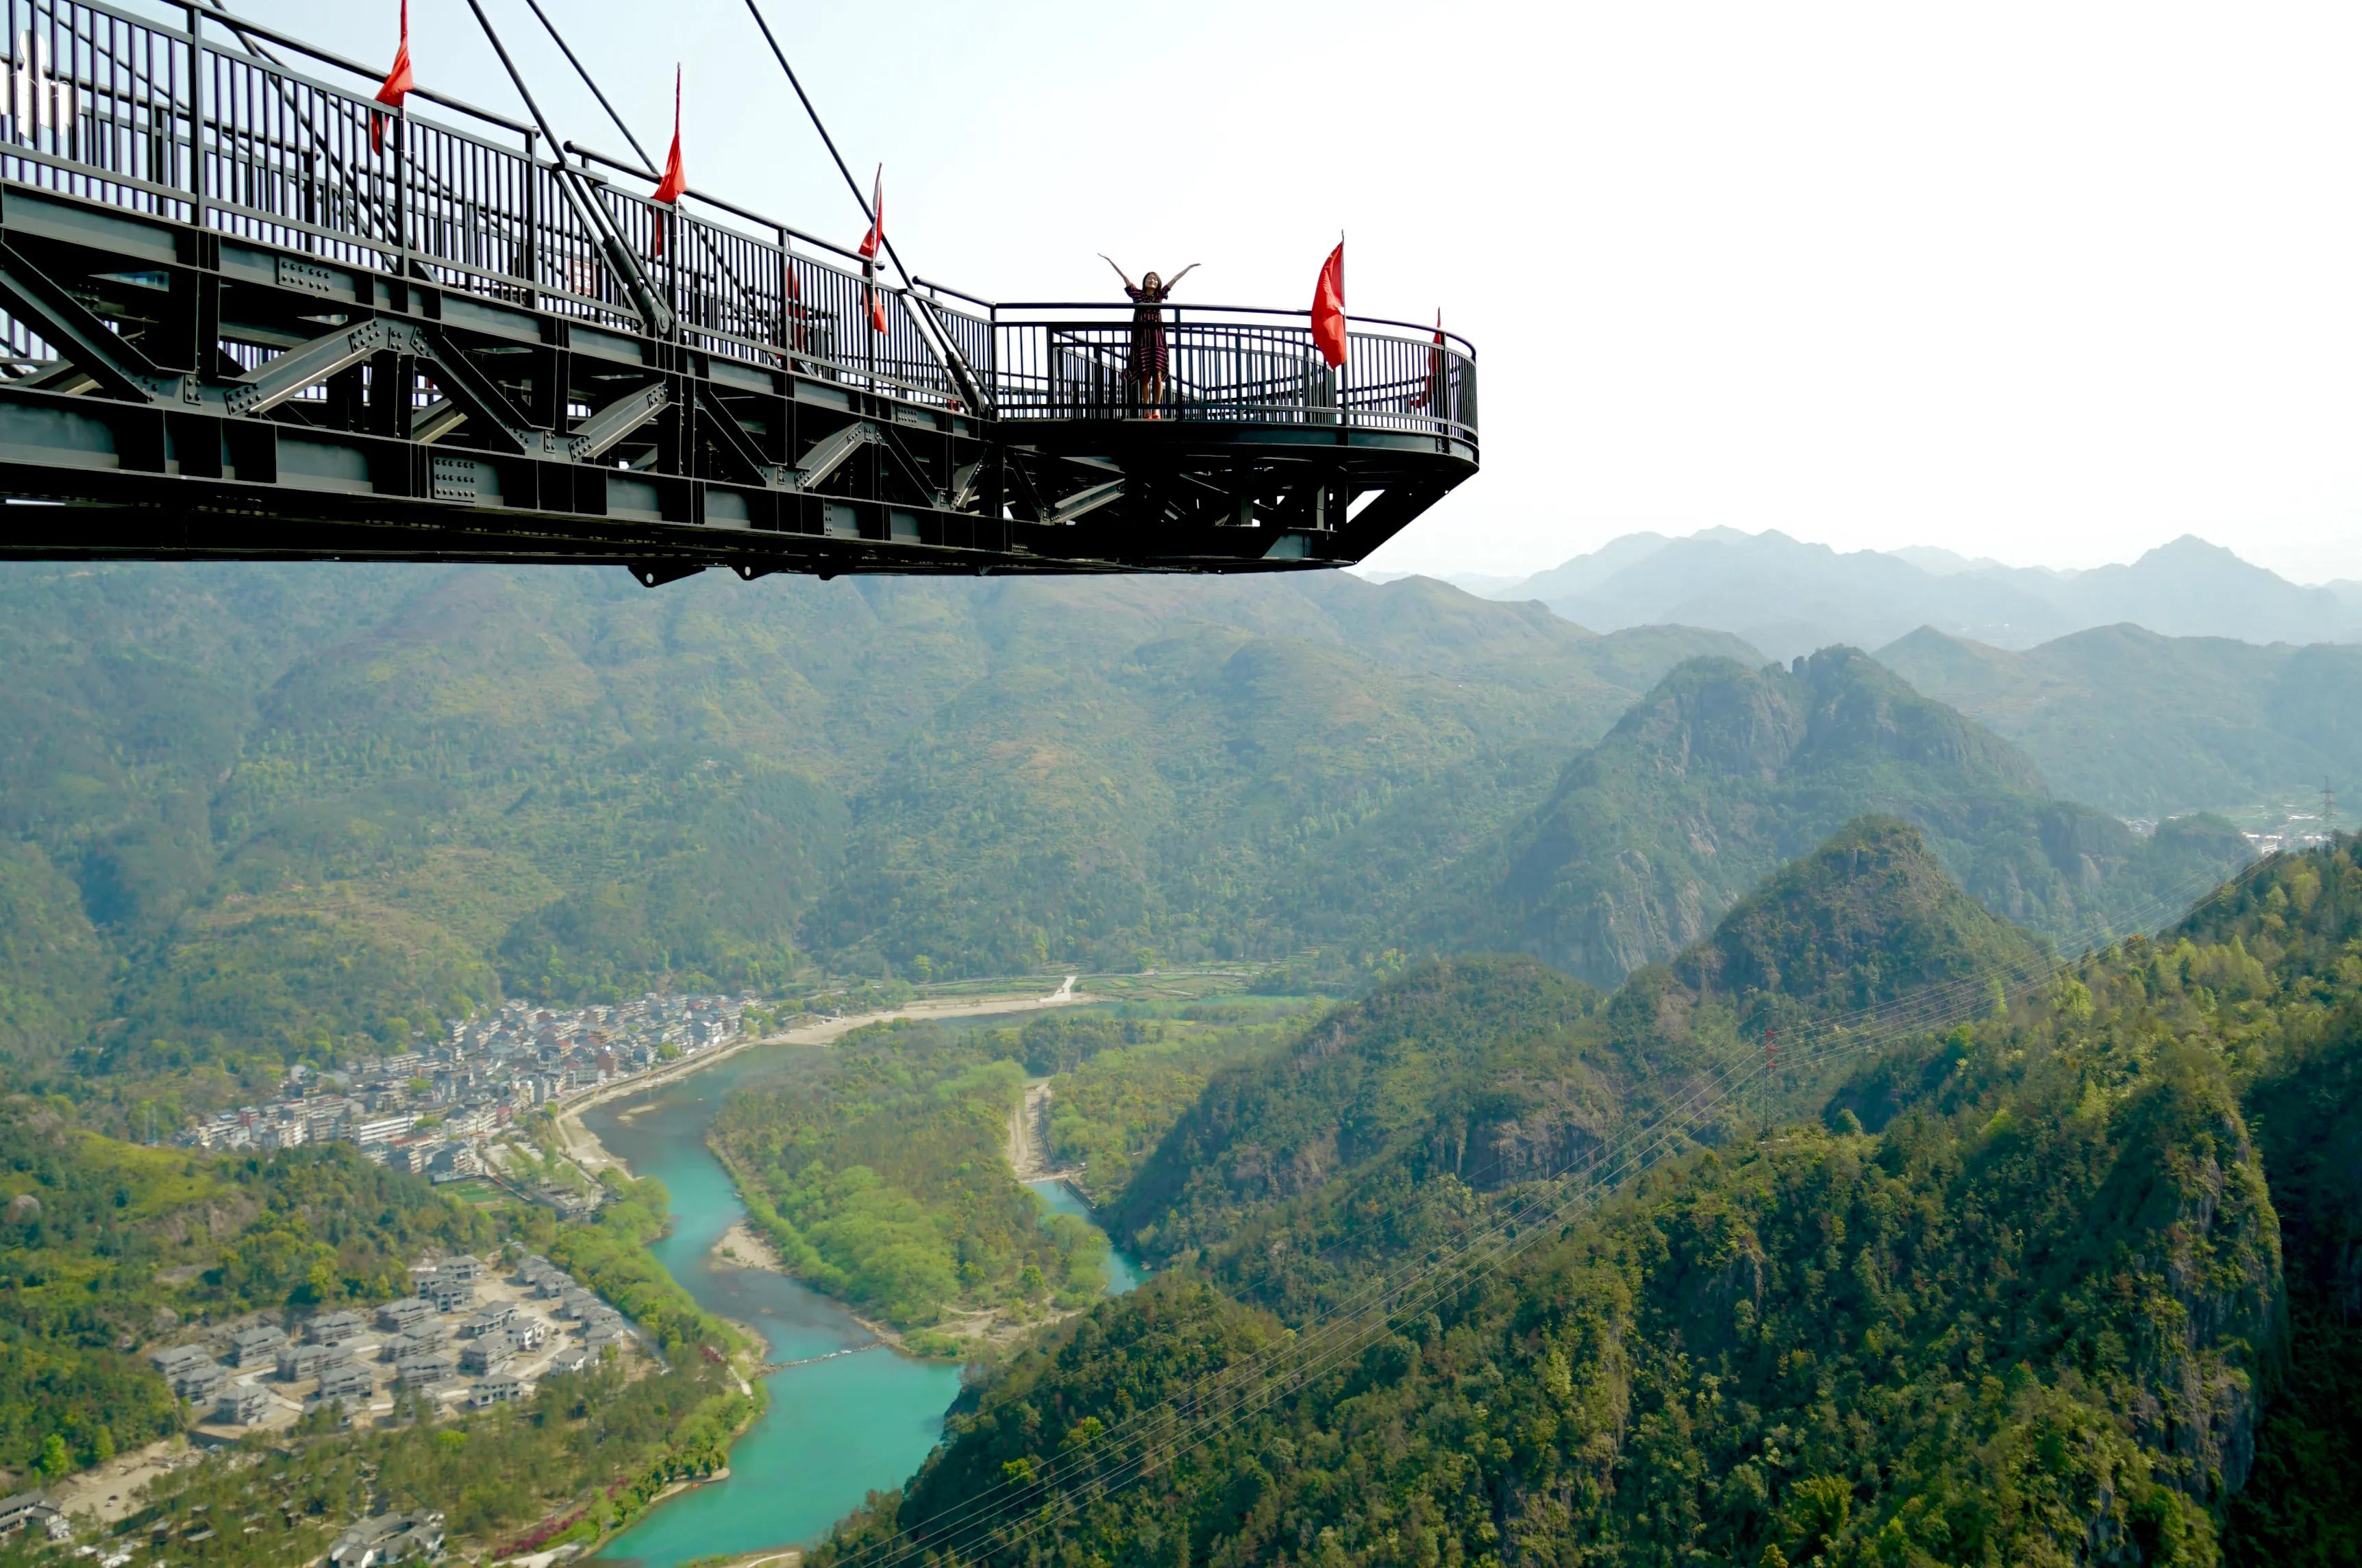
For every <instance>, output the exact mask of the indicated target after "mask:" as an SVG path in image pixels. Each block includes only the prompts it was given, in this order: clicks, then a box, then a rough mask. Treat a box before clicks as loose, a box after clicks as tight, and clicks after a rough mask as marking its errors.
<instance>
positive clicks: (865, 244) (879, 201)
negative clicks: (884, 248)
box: [861, 163, 886, 261]
mask: <svg viewBox="0 0 2362 1568" xmlns="http://www.w3.org/2000/svg"><path fill="white" fill-rule="evenodd" d="M885 243H886V165H884V164H883V163H881V164H879V165H878V166H877V183H876V184H874V185H872V186H871V187H870V188H869V232H868V234H866V236H864V237H863V238H862V241H861V259H863V260H864V261H875V260H877V248H878V247H879V246H881V245H883V244H885Z"/></svg>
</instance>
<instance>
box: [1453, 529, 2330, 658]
mask: <svg viewBox="0 0 2362 1568" xmlns="http://www.w3.org/2000/svg"><path fill="white" fill-rule="evenodd" d="M1464 585H1465V586H1466V587H1467V588H1468V590H1469V591H1471V592H1473V593H1478V594H1481V595H1482V596H1484V597H1486V598H1493V599H1503V600H1528V599H1533V600H1540V602H1543V603H1545V604H1547V605H1549V606H1550V607H1551V610H1552V611H1554V612H1555V613H1558V614H1560V615H1562V616H1564V617H1565V618H1566V619H1568V620H1570V621H1573V622H1575V623H1576V624H1579V625H1584V626H1588V627H1590V628H1592V629H1593V630H1595V631H1603V632H1605V631H1613V630H1615V629H1617V628H1618V627H1622V626H1634V625H1643V624H1677V625H1686V626H1705V627H1711V628H1713V629H1715V630H1716V631H1724V632H1729V633H1731V634H1733V635H1737V636H1740V637H1744V638H1745V639H1746V640H1747V641H1748V642H1749V643H1750V644H1752V645H1753V646H1756V647H1758V648H1760V649H1761V650H1762V651H1763V652H1764V653H1766V654H1769V655H1771V657H1774V658H1778V659H1781V660H1783V661H1784V660H1787V659H1790V658H1793V657H1795V656H1796V655H1798V654H1801V653H1810V652H1812V651H1814V650H1815V649H1816V648H1822V647H1827V646H1829V645H1830V644H1832V643H1849V644H1851V645H1853V646H1856V647H1863V648H1876V647H1882V646H1885V645H1886V644H1888V643H1891V642H1893V641H1894V640H1895V639H1896V638H1898V637H1901V636H1904V635H1906V634H1908V633H1911V632H1914V631H1916V630H1917V629H1918V628H1920V627H1921V626H1933V627H1934V628H1935V629H1937V631H1939V632H1943V633H1946V634H1948V635H1953V636H1959V637H1969V638H1973V639H1975V640H1976V641H1978V642H1981V643H1988V644H1991V645H1992V646H1995V647H2002V648H2029V647H2032V646H2035V645H2036V644H2037V643H2044V642H2047V641H2049V640H2050V639H2052V638H2054V637H2060V636H2064V635H2068V634H2070V633H2072V632H2080V631H2083V630H2086V629H2088V628H2091V627H2093V626H2107V625H2114V624H2118V623H2120V622H2130V623H2132V624H2136V625H2139V626H2143V627H2146V628H2147V629H2148V630H2149V631H2152V632H2157V633H2160V634H2162V635H2167V636H2198V637H2235V638H2239V639H2241V640H2244V641H2247V642H2254V643H2275V642H2285V643H2334V642H2350V641H2355V640H2356V639H2362V584H2354V583H2340V584H2334V585H2331V586H2328V587H2304V586H2301V585H2300V584H2297V583H2292V582H2290V581H2288V580H2286V579H2284V578H2281V577H2279V576H2278V575H2277V574H2275V573H2272V572H2269V571H2267V570H2265V569H2263V568H2261V567H2257V566H2251V565H2249V564H2247V563H2246V562H2245V561H2242V560H2241V559H2239V558H2238V557H2237V556H2235V555H2234V554H2233V553H2232V552H2231V551H2229V550H2226V549H2224V548H2222V547H2219V546H2216V545H2211V544H2208V543H2207V542H2206V541H2205V540H2202V539H2200V538H2197V537H2195V536H2183V537H2181V538H2179V539H2176V540H2174V541H2173V542H2172V543H2171V544H2169V545H2162V546H2159V547H2158V548H2156V549H2153V550H2151V551H2149V552H2148V553H2147V555H2144V556H2142V557H2141V558H2139V559H2138V560H2136V561H2134V562H2133V563H2131V564H2130V565H2120V566H2104V567H2099V568H2095V569H2091V570H2086V571H2074V572H2063V571H2052V570H2048V569H2042V568H2033V567H2009V566H2003V565H2002V564H2001V563H1999V562H1997V561H1991V560H1971V559H1968V558H1963V557H1960V556H1959V555H1957V554H1954V553H1953V552H1951V551H1948V550H1940V549H1933V548H1926V547H1919V548H1912V549H1906V550H1899V551H1893V552H1884V551H1877V550H1859V551H1853V552H1839V551H1837V550H1834V549H1831V548H1830V547H1827V546H1826V545H1815V544H1806V543H1804V542H1802V541H1799V540H1796V539H1793V538H1790V537H1789V536H1786V535H1784V534H1781V533H1776V532H1765V533H1761V534H1746V533H1742V532H1740V531H1738V530H1737V529H1734V528H1709V529H1706V530H1705V531H1703V532H1701V533H1698V534H1694V535H1691V536H1688V537H1686V538H1668V537H1666V536H1663V535H1661V534H1650V533H1641V534H1628V535H1626V536H1622V537H1621V538H1617V539H1614V540H1611V541H1610V542H1609V543H1607V544H1606V545H1604V546H1602V547H1600V548H1598V549H1597V550H1595V551H1593V552H1591V553H1590V554H1588V555H1583V556H1577V557H1575V558H1573V559H1572V560H1569V561H1566V562H1564V563H1563V564H1562V565H1560V566H1556V567H1553V568H1551V569H1549V570H1547V571H1542V572H1537V573H1535V574H1534V575H1533V576H1531V577H1528V578H1525V579H1522V580H1518V581H1517V582H1515V583H1513V584H1509V585H1506V586H1504V585H1502V584H1501V583H1500V582H1499V580H1497V579H1469V580H1465V582H1464Z"/></svg>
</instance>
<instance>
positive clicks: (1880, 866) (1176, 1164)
mask: <svg viewBox="0 0 2362 1568" xmlns="http://www.w3.org/2000/svg"><path fill="white" fill-rule="evenodd" d="M2040 962H2041V955H2040V952H2039V950H2038V948H2037V946H2036V944H2035V943H2033V942H2032V941H2030V940H2029V939H2028V938H2027V937H2026V936H2025V933H2021V932H2019V931H2017V930H2016V929H2014V927H2012V926H2010V925H2009V924H2008V922H2004V921H2002V920H2000V919H1998V918H1996V917H1995V916H1993V915H1992V914H1990V913H1988V912H1987V911H1984V910H1983V909H1982V908H1981V906H1979V905H1978V904H1977V903H1976V902H1975V901H1974V900H1971V899H1970V898H1968V897H1967V896H1966V895H1965V894H1963V893H1962V892H1960V890H1959V889H1958V888H1957V887H1955V886H1954V885H1953V884H1952V883H1951V881H1950V879H1949V878H1948V877H1946V875H1945V874H1944V871H1943V869H1942V867H1940V866H1938V865H1937V863H1936V861H1935V859H1934V857H1933V856H1932V855H1931V854H1930V853H1929V851H1928V849H1927V846H1926V842H1925V841H1924V840H1923V839H1922V837H1921V836H1920V834H1919V833H1918V831H1917V830H1916V829H1915V828H1913V827H1911V826H1910V825H1909V824H1907V823H1900V822H1896V821H1893V820H1892V819H1880V818H1866V819H1863V820H1861V821H1859V822H1855V823H1849V824H1847V825H1846V826H1845V827H1844V828H1843V829H1842V830H1840V832H1839V833H1838V834H1836V835H1835V836H1834V837H1832V838H1831V840H1830V841H1829V842H1828V843H1827V844H1826V845H1822V846H1821V847H1820V848H1819V849H1817V850H1816V851H1815V852H1814V853H1813V854H1812V855H1810V856H1805V858H1803V859H1801V860H1798V861H1796V862H1794V864H1793V865H1791V866H1789V867H1786V868H1785V869H1783V871H1782V872H1781V873H1779V874H1778V875H1777V876H1776V877H1774V878H1771V880H1770V881H1769V882H1767V883H1766V884H1765V886H1764V887H1763V888H1762V889H1759V890H1758V891H1757V892H1756V893H1755V894H1753V895H1750V896H1749V898H1748V899H1746V900H1742V901H1741V903H1740V904H1739V905H1738V907H1737V908H1736V909H1734V910H1733V911H1731V912H1730V913H1729V914H1727V915H1726V916H1725V917H1724V918H1723V920H1722V921H1721V922H1719V923H1718V924H1717V926H1716V929H1715V931H1714V932H1713V933H1710V935H1709V936H1708V938H1707V939H1706V940H1705V941H1704V942H1702V943H1700V944H1696V945H1695V946H1694V947H1692V948H1691V949H1689V950H1687V951H1686V952H1684V953H1683V954H1682V955H1679V956H1678V957H1677V958H1676V959H1675V961H1674V962H1673V964H1672V965H1671V966H1663V965H1656V966H1649V967H1646V968H1644V969H1642V970H1640V971H1639V972H1638V973H1637V974H1635V975H1634V976H1632V977H1631V978H1630V979H1628V981H1627V982H1626V983H1625V984H1624V986H1623V987H1622V988H1619V989H1618V990H1617V993H1616V994H1615V995H1614V996H1613V997H1612V998H1607V999H1602V998H1601V997H1600V996H1599V995H1598V993H1597V992H1595V991H1594V990H1592V989H1591V988H1589V987H1586V986H1584V985H1582V984H1581V983H1580V982H1573V981H1569V980H1568V979H1567V978H1566V977H1563V976H1562V975H1560V974H1558V973H1557V972H1555V971H1553V970H1551V969H1549V968H1547V967H1545V966H1542V965H1541V964H1540V963H1538V962H1536V961H1535V960H1532V959H1530V958H1497V957H1486V958H1461V959H1454V960H1451V961H1447V962H1444V963H1440V964H1435V965H1430V966H1424V967H1422V968H1420V969H1418V970H1415V971H1413V972H1412V973H1410V974H1408V975H1406V976H1404V977H1402V978H1400V979H1398V980H1395V981H1391V982H1388V983H1386V984H1385V985H1382V986H1379V987H1377V988H1374V989H1373V990H1372V991H1371V993H1370V994H1369V995H1368V996H1366V997H1364V998H1363V999H1361V1000H1360V1001H1359V1002H1356V1003H1354V1004H1352V1005H1350V1006H1348V1007H1344V1008H1341V1009H1339V1010H1337V1011H1336V1012H1335V1013H1333V1014H1331V1015H1330V1017H1329V1018H1328V1019H1326V1020H1325V1021H1322V1022H1320V1023H1319V1024H1318V1025H1316V1026H1315V1027H1314V1028H1312V1029H1311V1030H1310V1031H1309V1032H1307V1033H1306V1034H1305V1035H1304V1036H1303V1037H1302V1038H1301V1039H1299V1040H1297V1042H1295V1043H1293V1044H1292V1045H1291V1047H1290V1048H1289V1049H1287V1050H1286V1051H1284V1052H1281V1053H1278V1054H1275V1055H1272V1056H1269V1057H1267V1058H1265V1059H1264V1060H1262V1061H1260V1062H1254V1063H1250V1064H1245V1065H1242V1066H1239V1067H1236V1068H1233V1069H1231V1071H1229V1072H1227V1073H1223V1074H1220V1075H1217V1076H1216V1077H1214V1079H1213V1080H1212V1081H1211V1082H1210V1083H1209V1086H1208V1088H1207V1090H1206V1092H1205V1093H1204V1094H1203V1095H1202V1096H1201V1097H1200V1098H1199V1099H1198V1104H1197V1105H1196V1106H1195V1107H1193V1108H1192V1109H1191V1110H1189V1111H1187V1113H1185V1114H1184V1115H1183V1117H1182V1118H1181V1119H1180V1120H1179V1121H1177V1122H1176V1123H1175V1126H1174V1128H1173V1131H1172V1132H1169V1133H1167V1134H1166V1136H1165V1138H1164V1142H1163V1143H1161V1144H1160V1145H1159V1147H1158V1148H1157V1150H1156V1152H1155V1154H1153V1155H1152V1156H1151V1157H1150V1158H1149V1159H1148V1160H1146V1161H1144V1162H1142V1165H1141V1167H1140V1170H1139V1172H1138V1174H1136V1175H1135V1176H1134V1177H1133V1178H1132V1182H1131V1187H1130V1188H1129V1189H1128V1190H1127V1191H1126V1193H1125V1194H1124V1197H1123V1199H1122V1201H1121V1202H1120V1204H1119V1205H1117V1206H1116V1208H1115V1210H1114V1213H1113V1215H1112V1217H1111V1218H1112V1222H1113V1224H1114V1226H1115V1228H1116V1231H1117V1233H1118V1234H1120V1235H1125V1236H1127V1237H1128V1238H1129V1240H1130V1241H1131V1244H1132V1245H1134V1246H1135V1247H1137V1248H1138V1249H1139V1250H1141V1251H1142V1252H1144V1253H1148V1254H1150V1255H1151V1256H1153V1257H1157V1258H1160V1259H1164V1260H1171V1259H1174V1258H1175V1257H1187V1258H1191V1259H1194V1260H1195V1261H1197V1262H1198V1263H1199V1264H1202V1266H1204V1267H1205V1268H1206V1269H1207V1270H1208V1271H1209V1273H1210V1274H1211V1275H1212V1276H1213V1277H1215V1278H1216V1279H1218V1280H1219V1281H1220V1282H1221V1283H1222V1284H1223V1285H1224V1286H1226V1287H1227V1288H1229V1289H1231V1290H1232V1291H1233V1292H1234V1293H1237V1294H1242V1295H1244V1296H1246V1297H1249V1298H1252V1299H1254V1300H1256V1301H1259V1302H1261V1303H1263V1304H1264V1305H1267V1306H1271V1307H1273V1308H1275V1309H1278V1310H1280V1311H1282V1312H1283V1314H1285V1315H1288V1316H1290V1317H1291V1318H1294V1317H1297V1316H1301V1315H1303V1314H1305V1313H1307V1312H1309V1311H1311V1310H1312V1309H1315V1308H1316V1307H1317V1306H1319V1305H1320V1304H1322V1303H1324V1302H1331V1301H1334V1300H1337V1299H1340V1298H1342V1297H1346V1296H1349V1295H1350V1293H1351V1291H1352V1288H1353V1287H1354V1284H1355V1281H1356V1280H1357V1278H1358V1277H1359V1276H1360V1275H1362V1274H1363V1273H1364V1272H1365V1271H1366V1270H1367V1269H1369V1268H1372V1267H1376V1266H1382V1265H1384V1264H1385V1263H1386V1262H1387V1261H1388V1259H1389V1258H1391V1257H1396V1256H1400V1255H1404V1254H1406V1253H1407V1254H1409V1255H1418V1253H1420V1252H1421V1251H1422V1250H1424V1249H1426V1248H1429V1247H1432V1246H1435V1245H1439V1244H1442V1243H1443V1242H1448V1241H1450V1240H1451V1239H1453V1238H1456V1237H1459V1236H1462V1235H1464V1234H1465V1232H1466V1231H1467V1230H1468V1229H1469V1228H1470V1227H1471V1226H1472V1225H1476V1224H1480V1223H1481V1222H1482V1221H1483V1220H1485V1216H1486V1214H1487V1212H1488V1211H1489V1207H1490V1205H1491V1204H1492V1203H1493V1202H1494V1201H1495V1198H1496V1196H1497V1195H1504V1194H1507V1195H1512V1196H1514V1194H1515V1193H1516V1191H1517V1190H1518V1188H1519V1187H1520V1186H1521V1184H1525V1183H1529V1182H1532V1181H1534V1180H1536V1179H1538V1178H1540V1177H1544V1176H1550V1175H1551V1174H1553V1173H1555V1172H1558V1171H1561V1170H1564V1169H1566V1168H1569V1167H1570V1166H1572V1165H1574V1164H1575V1163H1577V1162H1579V1161H1581V1160H1583V1159H1585V1158H1587V1157H1590V1156H1592V1155H1594V1154H1597V1153H1599V1152H1600V1151H1601V1150H1603V1149H1604V1148H1606V1146H1607V1145H1608V1144H1609V1143H1610V1142H1611V1141H1612V1140H1613V1139H1614V1138H1615V1136H1616V1135H1617V1131H1618V1129H1619V1128H1623V1127H1628V1126H1632V1125H1637V1124H1640V1123H1644V1122H1647V1121H1651V1120H1653V1119H1654V1118H1655V1117H1657V1116H1658V1115H1659V1114H1661V1112H1662V1111H1663V1110H1664V1109H1665V1108H1666V1107H1667V1106H1669V1105H1675V1104H1683V1103H1687V1102H1688V1101H1689V1100H1690V1099H1693V1098H1694V1096H1695V1094H1696V1093H1697V1092H1698V1091H1699V1089H1700V1087H1701V1084H1702V1082H1703V1079H1702V1077H1701V1075H1702V1074H1703V1073H1705V1071H1706V1070H1708V1069H1710V1068H1712V1067H1713V1066H1715V1065H1716V1064H1717V1063H1727V1062H1729V1061H1731V1060H1734V1059H1737V1060H1748V1059H1751V1058H1752V1057H1753V1056H1754V1055H1755V1054H1756V1053H1757V1052H1758V1051H1759V1050H1760V1043H1759V1042H1760V1040H1761V1038H1762V1036H1763V1034H1764V1033H1765V1032H1766V1031H1771V1030H1776V1029H1777V1028H1780V1027H1787V1028H1790V1029H1794V1028H1796V1027H1799V1026H1803V1025H1807V1024H1811V1023H1814V1022H1816V1021H1829V1020H1833V1019H1849V1020H1854V1021H1860V1020H1861V1019H1862V1018H1863V1016H1864V1011H1865V1010H1871V1009H1875V1008H1877V1007H1879V1006H1880V1005H1881V1004H1882V1003H1886V1002H1888V1001H1891V1000H1892V999H1894V998H1895V997H1897V996H1902V995H1915V994H1918V993H1920V992H1922V991H1923V990H1924V989H1925V988H1928V987H1942V986H1948V985H1950V986H1954V987H1956V988H1957V987H1958V986H1959V983H1960V982H1961V981H1963V980H1964V979H1966V978H1968V977H2001V976H2011V977H2024V976H2025V975H2027V974H2030V973H2032V972H2034V971H2035V970H2036V967H2038V966H2039V964H2040ZM1990 983H1991V982H1990V980H1985V981H1981V982H1980V983H1978V984H1975V985H1972V986H1970V987H1969V988H1968V992H1967V1000H1968V1002H1969V1003H1970V1005H1973V1004H1975V1003H1976V1002H1978V1001H1980V1000H1981V999H1983V997H1984V991H1985V986H1986V985H1988V984H1990ZM1825 1088H1826V1084H1825V1083H1824V1082H1823V1080H1822V1078H1821V1077H1818V1076H1816V1074H1815V1073H1814V1072H1813V1071H1811V1070H1808V1069H1805V1068H1802V1067H1799V1066H1796V1065H1794V1064H1793V1063H1792V1065H1791V1066H1790V1068H1789V1069H1788V1070H1786V1071H1785V1072H1783V1074H1781V1075H1780V1076H1779V1077H1777V1078H1776V1079H1774V1080H1773V1081H1771V1083H1769V1084H1766V1085H1762V1086H1759V1088H1757V1090H1756V1091H1755V1092H1753V1093H1752V1094H1750V1096H1749V1098H1748V1099H1747V1101H1746V1102H1745V1103H1744V1104H1738V1103H1733V1104H1728V1105H1726V1106H1724V1107H1722V1108H1721V1110H1720V1111H1719V1112H1718V1113H1717V1116H1716V1119H1715V1121H1714V1123H1713V1124H1712V1125H1711V1126H1709V1127H1707V1128H1705V1129H1702V1130H1701V1132H1700V1134H1699V1135H1700V1136H1703V1137H1706V1138H1710V1139H1711V1138H1720V1137H1727V1136H1731V1135H1734V1134H1735V1132H1737V1131H1738V1129H1739V1128H1740V1127H1741V1125H1742V1124H1744V1123H1745V1122H1746V1121H1747V1119H1748V1118H1750V1117H1760V1115H1762V1114H1765V1113H1767V1112H1769V1111H1771V1110H1778V1109H1783V1108H1784V1109H1788V1110H1795V1109H1798V1108H1801V1107H1804V1106H1806V1105H1809V1104H1817V1103H1818V1101H1817V1099H1816V1098H1815V1097H1816V1095H1817V1094H1818V1093H1819V1092H1821V1091H1822V1090H1824V1089H1825Z"/></svg>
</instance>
